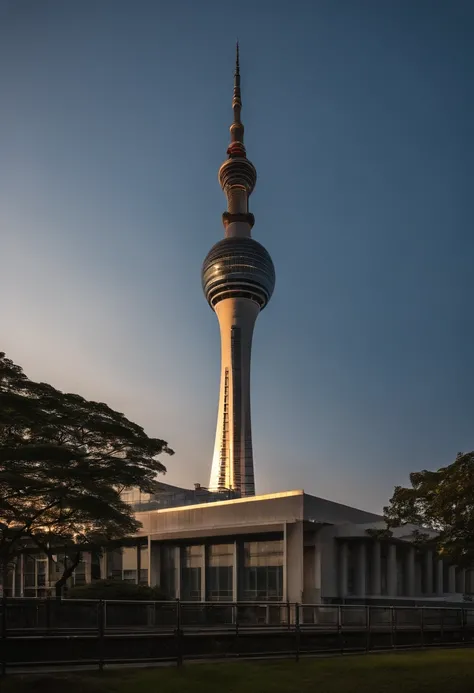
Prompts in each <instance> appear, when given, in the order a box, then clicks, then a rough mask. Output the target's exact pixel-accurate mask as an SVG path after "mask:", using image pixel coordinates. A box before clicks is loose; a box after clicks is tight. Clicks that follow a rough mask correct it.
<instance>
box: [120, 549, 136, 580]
mask: <svg viewBox="0 0 474 693" xmlns="http://www.w3.org/2000/svg"><path fill="white" fill-rule="evenodd" d="M122 570H123V576H122V579H123V580H125V582H137V548H136V546H127V547H125V548H124V549H123V550H122Z"/></svg>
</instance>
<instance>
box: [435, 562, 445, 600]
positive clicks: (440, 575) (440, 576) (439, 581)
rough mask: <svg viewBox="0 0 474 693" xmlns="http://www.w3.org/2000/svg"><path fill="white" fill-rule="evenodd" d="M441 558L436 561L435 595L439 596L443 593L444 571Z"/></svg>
mask: <svg viewBox="0 0 474 693" xmlns="http://www.w3.org/2000/svg"><path fill="white" fill-rule="evenodd" d="M443 568H444V566H443V559H442V558H438V560H437V561H436V595H437V596H438V597H441V596H442V595H443V594H444V585H443V581H444V571H443Z"/></svg>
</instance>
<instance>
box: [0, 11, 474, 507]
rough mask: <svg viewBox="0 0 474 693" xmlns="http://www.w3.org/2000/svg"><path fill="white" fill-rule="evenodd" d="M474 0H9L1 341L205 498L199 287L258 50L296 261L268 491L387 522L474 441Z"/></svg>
mask: <svg viewBox="0 0 474 693" xmlns="http://www.w3.org/2000/svg"><path fill="white" fill-rule="evenodd" d="M473 30H474V3H473V2H472V1H471V0H466V1H465V2H462V1H460V0H458V1H456V0H451V1H447V0H445V1H444V2H438V1H437V0H425V1H423V0H410V1H403V0H398V1H397V2H394V1H390V0H386V1H381V0H370V1H369V0H366V1H363V0H327V1H317V0H307V1H305V0H299V1H297V2H281V1H278V0H271V1H270V0H261V1H258V2H256V1H255V0H251V1H250V2H246V1H245V0H241V1H240V2H238V3H235V2H230V1H227V0H219V1H217V0H216V1H212V0H203V1H202V2H196V1H195V0H189V1H183V0H173V1H172V2H171V1H169V2H164V1H163V2H161V1H159V0H140V1H138V2H137V0H123V1H122V0H100V1H96V0H80V1H79V0H76V2H72V1H71V2H64V1H63V0H49V1H48V0H16V1H13V0H10V1H5V0H3V1H2V0H0V231H1V238H2V251H3V252H2V271H1V275H0V276H1V292H0V301H1V315H2V321H1V347H2V348H3V349H4V350H6V351H7V353H8V355H9V356H10V357H11V358H13V359H14V360H15V361H17V362H19V363H21V364H22V365H23V366H24V368H25V370H26V372H27V373H28V374H29V375H30V376H31V377H34V378H37V379H42V380H47V381H49V382H51V383H53V384H54V385H56V386H57V387H60V388H63V389H67V390H75V391H79V392H80V393H81V394H83V395H84V396H86V397H90V398H95V399H100V400H104V401H107V402H108V403H109V404H110V405H111V406H114V407H116V408H118V409H119V410H122V411H124V412H125V413H126V414H127V415H128V416H130V417H131V418H133V419H134V420H136V421H137V422H138V423H140V424H142V425H144V426H145V428H146V430H147V432H148V433H150V434H151V435H158V436H161V437H165V438H166V439H167V440H168V441H169V443H170V444H171V445H172V446H173V447H174V448H175V449H176V453H177V454H176V456H175V457H174V458H173V459H172V460H169V474H168V480H169V481H170V482H175V483H180V484H192V483H193V482H194V481H200V482H201V483H206V482H207V480H208V474H209V471H210V463H211V456H212V450H213V443H214V429H215V417H216V413H217V394H218V381H219V338H218V326H217V320H216V318H215V316H214V315H213V313H212V312H211V311H210V309H209V307H208V306H207V304H206V302H205V299H204V297H203V295H202V292H201V287H200V267H201V263H202V260H203V258H204V256H205V255H206V253H207V251H208V250H209V248H210V247H211V245H212V244H213V243H215V242H216V241H217V240H219V238H221V237H222V235H223V228H222V225H221V221H220V217H221V213H222V211H223V210H224V208H225V198H224V196H223V194H222V192H221V190H220V188H219V186H218V184H217V170H218V167H219V165H220V164H221V162H222V161H223V160H224V158H225V151H226V147H227V143H228V140H229V133H228V126H229V124H230V121H231V92H232V73H233V61H234V42H235V39H236V37H237V36H238V38H239V40H240V44H241V72H242V86H243V101H244V108H243V120H244V123H245V126H246V144H247V151H248V155H249V158H250V159H251V160H252V161H253V163H254V164H255V165H256V167H257V171H258V175H259V179H258V183H257V187H256V190H255V192H254V195H253V196H252V199H251V209H252V211H253V212H254V214H255V216H256V224H255V227H254V236H255V238H256V239H257V240H259V241H261V242H262V243H263V244H264V245H265V246H266V247H267V249H268V250H269V252H270V253H271V255H272V257H273V260H274V263H275V267H276V272H277V286H276V290H275V294H274V296H273V299H272V301H271V303H270V305H269V306H268V308H266V309H265V311H264V313H263V314H262V315H261V316H260V318H259V321H258V324H257V328H256V333H255V342H254V351H253V364H252V365H253V374H252V376H253V400H252V414H253V424H254V448H255V449H254V454H255V462H256V473H257V484H258V489H257V490H258V491H259V492H267V491H277V490H284V489H288V488H300V487H304V488H305V490H306V491H308V492H310V493H314V494H317V495H321V496H325V497H330V498H333V499H334V500H338V501H342V502H346V503H349V504H354V505H356V506H363V507H366V508H367V509H369V510H378V509H380V507H381V506H382V505H383V504H384V503H385V502H386V501H387V499H388V497H389V496H390V495H391V492H392V489H393V486H394V485H395V484H397V483H406V482H407V476H408V473H409V472H410V471H412V470H415V469H420V468H424V467H436V466H439V465H442V464H445V463H449V462H450V461H451V460H452V459H453V458H454V457H455V455H456V453H457V452H458V451H459V450H470V449H472V448H473V447H474V430H473V418H474V417H473V415H474V402H473V395H472V392H473V386H474V366H473V358H472V354H473V347H472V343H473V339H474V329H473V321H472V300H473V289H474V286H473V283H474V279H473V271H472V263H473V255H474V252H473V251H474V247H473V224H472V189H473V176H472V160H473V153H474V152H473V129H472V123H473V122H474V108H473V91H472V74H473V67H474V65H473V63H474V59H473V49H472V45H473V36H474V31H473Z"/></svg>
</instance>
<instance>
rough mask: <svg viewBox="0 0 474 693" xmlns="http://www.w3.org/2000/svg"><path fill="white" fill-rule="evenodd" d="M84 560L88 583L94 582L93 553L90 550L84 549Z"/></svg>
mask: <svg viewBox="0 0 474 693" xmlns="http://www.w3.org/2000/svg"><path fill="white" fill-rule="evenodd" d="M82 560H83V561H84V568H85V571H84V578H85V581H86V584H90V583H91V582H92V554H91V552H90V551H84V553H83V554H82Z"/></svg>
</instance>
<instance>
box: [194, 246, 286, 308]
mask: <svg viewBox="0 0 474 693" xmlns="http://www.w3.org/2000/svg"><path fill="white" fill-rule="evenodd" d="M274 287H275V268H274V267H273V262H272V259H271V257H270V255H269V254H268V252H267V251H266V250H265V248H264V247H263V245H261V244H260V243H258V241H255V240H254V239H253V238H250V237H247V238H245V237H243V238H224V239H223V240H221V241H219V242H218V243H216V244H215V245H214V246H213V247H212V248H211V250H210V251H209V253H208V254H207V257H206V259H205V260H204V263H203V266H202V288H203V291H204V295H205V296H206V299H207V302H208V303H209V305H210V306H211V308H212V309H215V307H216V305H217V304H218V303H219V302H220V301H224V300H226V299H228V298H245V299H247V300H249V301H254V302H255V303H256V304H257V305H258V307H259V308H260V310H263V309H264V308H265V306H266V305H267V303H268V301H269V300H270V298H271V295H272V293H273V289H274Z"/></svg>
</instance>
